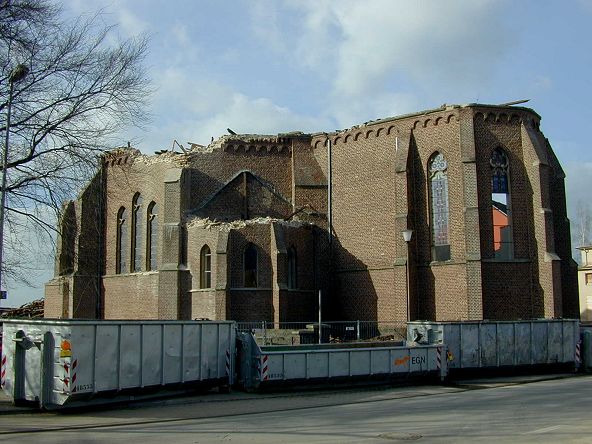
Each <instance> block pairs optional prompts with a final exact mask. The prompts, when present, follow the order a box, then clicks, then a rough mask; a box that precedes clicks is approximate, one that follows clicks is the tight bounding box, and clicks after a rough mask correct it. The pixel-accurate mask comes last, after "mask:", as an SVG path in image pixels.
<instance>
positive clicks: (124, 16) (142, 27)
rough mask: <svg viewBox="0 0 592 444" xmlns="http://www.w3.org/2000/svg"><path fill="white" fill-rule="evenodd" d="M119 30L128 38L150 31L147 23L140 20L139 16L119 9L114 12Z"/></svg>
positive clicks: (127, 10) (122, 8)
mask: <svg viewBox="0 0 592 444" xmlns="http://www.w3.org/2000/svg"><path fill="white" fill-rule="evenodd" d="M115 14H116V17H117V22H118V24H119V30H120V31H121V32H123V33H125V34H126V35H128V36H130V37H135V36H138V35H140V34H144V33H145V32H146V31H147V30H149V29H150V25H149V23H148V22H146V21H144V20H142V19H141V18H140V16H139V15H137V14H133V13H132V12H131V11H130V10H129V9H127V8H124V7H120V8H118V9H116V10H115Z"/></svg>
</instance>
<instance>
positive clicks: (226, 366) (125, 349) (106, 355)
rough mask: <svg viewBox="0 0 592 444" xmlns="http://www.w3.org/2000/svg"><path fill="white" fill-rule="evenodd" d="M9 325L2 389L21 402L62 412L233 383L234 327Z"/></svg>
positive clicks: (6, 325)
mask: <svg viewBox="0 0 592 444" xmlns="http://www.w3.org/2000/svg"><path fill="white" fill-rule="evenodd" d="M3 322H4V337H3V348H2V358H1V359H2V361H1V362H2V369H1V375H2V378H1V381H0V384H1V386H2V389H3V390H4V391H5V393H7V394H8V395H9V396H11V397H12V398H13V399H14V401H15V402H16V403H18V402H21V401H34V402H37V403H38V404H39V406H41V407H44V408H58V407H60V406H66V405H71V404H75V403H77V402H78V401H84V402H85V404H89V403H90V404H92V403H105V402H115V401H122V400H125V399H133V398H137V397H138V395H140V397H141V396H142V395H148V394H156V393H158V394H162V390H163V389H175V390H176V389H186V388H190V387H191V386H199V385H209V386H217V385H218V386H225V385H228V386H230V385H232V383H233V374H234V368H233V366H234V360H233V359H232V356H234V352H235V338H236V329H235V323H234V322H210V321H202V322H199V321H80V320H10V319H8V320H4V321H3ZM159 392H160V393H159Z"/></svg>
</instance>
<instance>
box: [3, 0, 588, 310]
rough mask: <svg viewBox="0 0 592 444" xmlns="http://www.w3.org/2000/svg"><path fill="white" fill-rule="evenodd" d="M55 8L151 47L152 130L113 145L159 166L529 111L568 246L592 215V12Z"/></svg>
mask: <svg viewBox="0 0 592 444" xmlns="http://www.w3.org/2000/svg"><path fill="white" fill-rule="evenodd" d="M61 3H62V6H63V13H64V15H65V16H66V17H68V18H69V19H72V20H75V19H77V18H79V17H81V16H88V15H92V14H95V13H96V12H97V11H100V13H101V19H102V20H104V21H105V23H107V24H115V25H117V28H116V33H117V37H118V38H122V39H126V38H134V37H137V36H140V35H148V36H149V37H150V44H149V53H148V56H147V59H146V65H145V66H146V70H147V77H148V78H150V80H151V81H152V85H153V88H154V94H153V96H152V97H151V105H150V107H149V109H147V110H146V112H147V113H148V114H150V115H151V123H149V124H147V125H145V126H144V128H130V129H127V130H125V131H124V132H122V133H121V134H120V135H119V138H120V143H118V145H125V144H126V143H127V141H131V142H132V145H133V146H135V147H136V148H139V149H140V150H141V151H142V152H144V153H146V154H152V153H153V152H154V151H157V150H161V149H170V148H171V146H172V142H173V140H177V141H178V142H179V143H181V144H182V145H184V146H187V142H194V143H199V144H207V143H209V141H210V140H211V138H212V137H214V138H217V137H219V136H221V135H223V134H226V128H231V129H233V130H234V131H235V132H237V133H267V134H276V133H280V132H289V131H304V132H316V131H332V130H336V129H343V128H348V127H350V126H353V125H356V124H360V123H363V122H366V121H368V120H373V119H378V118H384V117H390V116H396V115H400V114H405V113H410V112H416V111H420V110H424V109H431V108H437V107H439V106H440V105H442V104H444V103H447V104H465V103H475V102H477V103H489V104H500V103H506V102H510V101H514V100H521V99H530V101H529V102H528V103H527V104H525V105H524V106H528V107H531V108H533V109H534V110H535V111H536V112H537V113H538V114H540V115H541V117H542V120H541V129H542V131H543V132H544V134H545V135H546V137H547V138H548V139H549V141H550V143H551V145H552V146H553V148H554V150H555V153H556V155H557V157H558V158H559V161H560V162H561V164H562V166H563V168H564V170H565V172H566V175H567V179H566V187H567V198H568V214H569V216H570V218H571V220H572V232H574V231H575V230H574V227H573V225H574V223H577V221H575V219H576V216H577V209H578V208H584V207H585V205H587V204H586V202H589V190H590V189H591V188H592V156H590V155H589V151H588V148H589V144H588V140H589V137H588V134H589V126H588V125H590V124H591V122H590V121H588V120H587V119H589V118H591V117H592V116H591V115H590V112H589V107H590V104H592V72H591V71H592V47H591V42H592V26H590V24H591V23H592V0H562V1H560V0H557V1H550V0H521V1H515V0H514V1H510V0H491V1H490V0H450V1H447V2H442V1H438V0H432V1H427V0H425V1H422V0H414V1H412V0H407V1H402V0H363V1H362V0H358V1H354V0H333V1H332V0H310V1H309V0H275V1H273V0H234V1H231V0H227V1H223V0H210V1H207V0H168V1H166V2H164V1H158V0H121V1H117V0H94V1H88V0H62V2H61ZM114 38H115V36H114ZM82 185H83V184H81V186H82ZM37 249H38V250H37ZM32 250H35V251H34V253H36V254H35V257H36V260H37V262H38V266H37V268H38V272H37V274H33V275H31V277H30V280H32V281H33V283H34V285H35V286H34V287H33V288H30V287H25V286H23V285H22V284H20V283H18V282H8V291H9V296H8V299H7V300H6V301H1V304H2V305H3V306H19V305H21V304H23V303H25V302H27V301H30V300H34V299H39V298H41V297H42V296H43V283H44V282H46V281H47V280H49V279H50V278H51V277H52V275H53V262H54V260H53V253H52V252H51V251H49V249H48V248H47V247H43V246H39V245H34V246H32Z"/></svg>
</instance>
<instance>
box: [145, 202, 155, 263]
mask: <svg viewBox="0 0 592 444" xmlns="http://www.w3.org/2000/svg"><path fill="white" fill-rule="evenodd" d="M147 215H148V217H147V218H146V231H147V232H146V269H147V270H156V269H157V268H158V260H157V254H158V218H157V216H158V205H156V202H150V205H148V213H147Z"/></svg>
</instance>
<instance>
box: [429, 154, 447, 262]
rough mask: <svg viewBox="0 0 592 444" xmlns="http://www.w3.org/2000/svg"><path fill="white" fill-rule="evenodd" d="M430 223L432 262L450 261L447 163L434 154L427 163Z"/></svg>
mask: <svg viewBox="0 0 592 444" xmlns="http://www.w3.org/2000/svg"><path fill="white" fill-rule="evenodd" d="M428 172H429V183H430V190H429V192H430V223H431V225H432V260H434V261H447V260H450V240H449V238H448V225H449V209H448V163H447V162H446V159H444V156H443V155H442V153H435V154H434V155H433V156H432V157H431V159H430V161H429V163H428Z"/></svg>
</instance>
